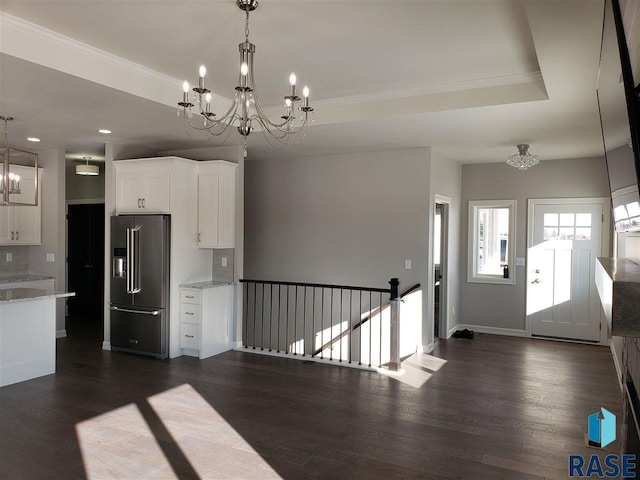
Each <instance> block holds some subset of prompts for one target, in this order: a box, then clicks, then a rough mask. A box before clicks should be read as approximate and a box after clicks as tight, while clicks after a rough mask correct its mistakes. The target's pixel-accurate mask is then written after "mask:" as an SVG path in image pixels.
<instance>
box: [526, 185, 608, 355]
mask: <svg viewBox="0 0 640 480" xmlns="http://www.w3.org/2000/svg"><path fill="white" fill-rule="evenodd" d="M593 204H600V205H602V215H603V220H602V243H601V246H600V255H599V256H601V257H608V256H609V242H610V237H611V199H610V198H609V197H586V198H530V199H528V200H527V249H526V251H527V253H526V257H525V265H529V249H530V248H531V247H532V246H533V227H534V225H533V223H534V216H535V215H534V209H535V206H536V205H593ZM525 271H526V273H525V284H526V285H527V287H526V288H525V300H524V305H525V307H524V308H525V311H524V318H525V331H526V332H527V336H528V337H532V338H547V337H533V335H532V319H531V315H527V295H528V294H529V292H528V290H529V289H528V286H529V276H530V272H529V269H528V268H527V269H526V270H525ZM607 328H608V326H607V324H606V319H605V317H604V315H603V313H602V309H600V342H599V344H600V345H607V331H608V330H607ZM563 341H574V340H568V339H567V340H563ZM575 342H576V343H582V342H580V341H579V340H575ZM584 343H589V344H590V345H593V342H584Z"/></svg>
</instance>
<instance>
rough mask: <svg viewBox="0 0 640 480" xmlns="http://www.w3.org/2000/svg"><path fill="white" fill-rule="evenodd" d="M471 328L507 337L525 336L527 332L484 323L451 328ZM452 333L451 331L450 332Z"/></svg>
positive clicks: (478, 331) (479, 331) (477, 331)
mask: <svg viewBox="0 0 640 480" xmlns="http://www.w3.org/2000/svg"><path fill="white" fill-rule="evenodd" d="M465 328H466V329H467V330H473V331H474V332H476V333H488V334H490V335H505V336H507V337H526V336H527V332H526V331H525V330H518V329H516V328H500V327H486V326H484V325H464V324H460V325H456V327H455V328H454V329H453V330H454V331H456V330H464V329H465ZM452 333H453V332H452Z"/></svg>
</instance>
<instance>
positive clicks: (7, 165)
mask: <svg viewBox="0 0 640 480" xmlns="http://www.w3.org/2000/svg"><path fill="white" fill-rule="evenodd" d="M12 120H13V117H9V116H5V115H0V121H4V146H3V147H0V195H1V198H2V202H1V204H2V205H14V206H20V205H24V206H34V205H38V175H37V173H38V154H37V153H32V152H27V151H25V150H20V149H17V148H12V147H10V146H9V132H8V126H9V122H10V121H12ZM25 178H33V185H30V184H29V181H28V180H27V183H25V180H24V179H25ZM21 179H23V186H24V187H25V188H24V191H23V189H22V188H21V185H20V180H21Z"/></svg>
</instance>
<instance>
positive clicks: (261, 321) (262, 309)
mask: <svg viewBox="0 0 640 480" xmlns="http://www.w3.org/2000/svg"><path fill="white" fill-rule="evenodd" d="M260 298H261V300H262V307H261V308H260V312H261V313H260V350H264V283H263V284H262V296H261V297H260Z"/></svg>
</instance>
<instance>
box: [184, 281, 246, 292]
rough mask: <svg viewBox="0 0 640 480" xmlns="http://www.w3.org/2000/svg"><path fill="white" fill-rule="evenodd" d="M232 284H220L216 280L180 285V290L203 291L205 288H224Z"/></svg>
mask: <svg viewBox="0 0 640 480" xmlns="http://www.w3.org/2000/svg"><path fill="white" fill-rule="evenodd" d="M233 283H234V282H220V281H216V280H207V281H206V282H194V283H182V284H180V288H193V289H195V290H204V289H205V288H215V287H224V286H225V285H233Z"/></svg>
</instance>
